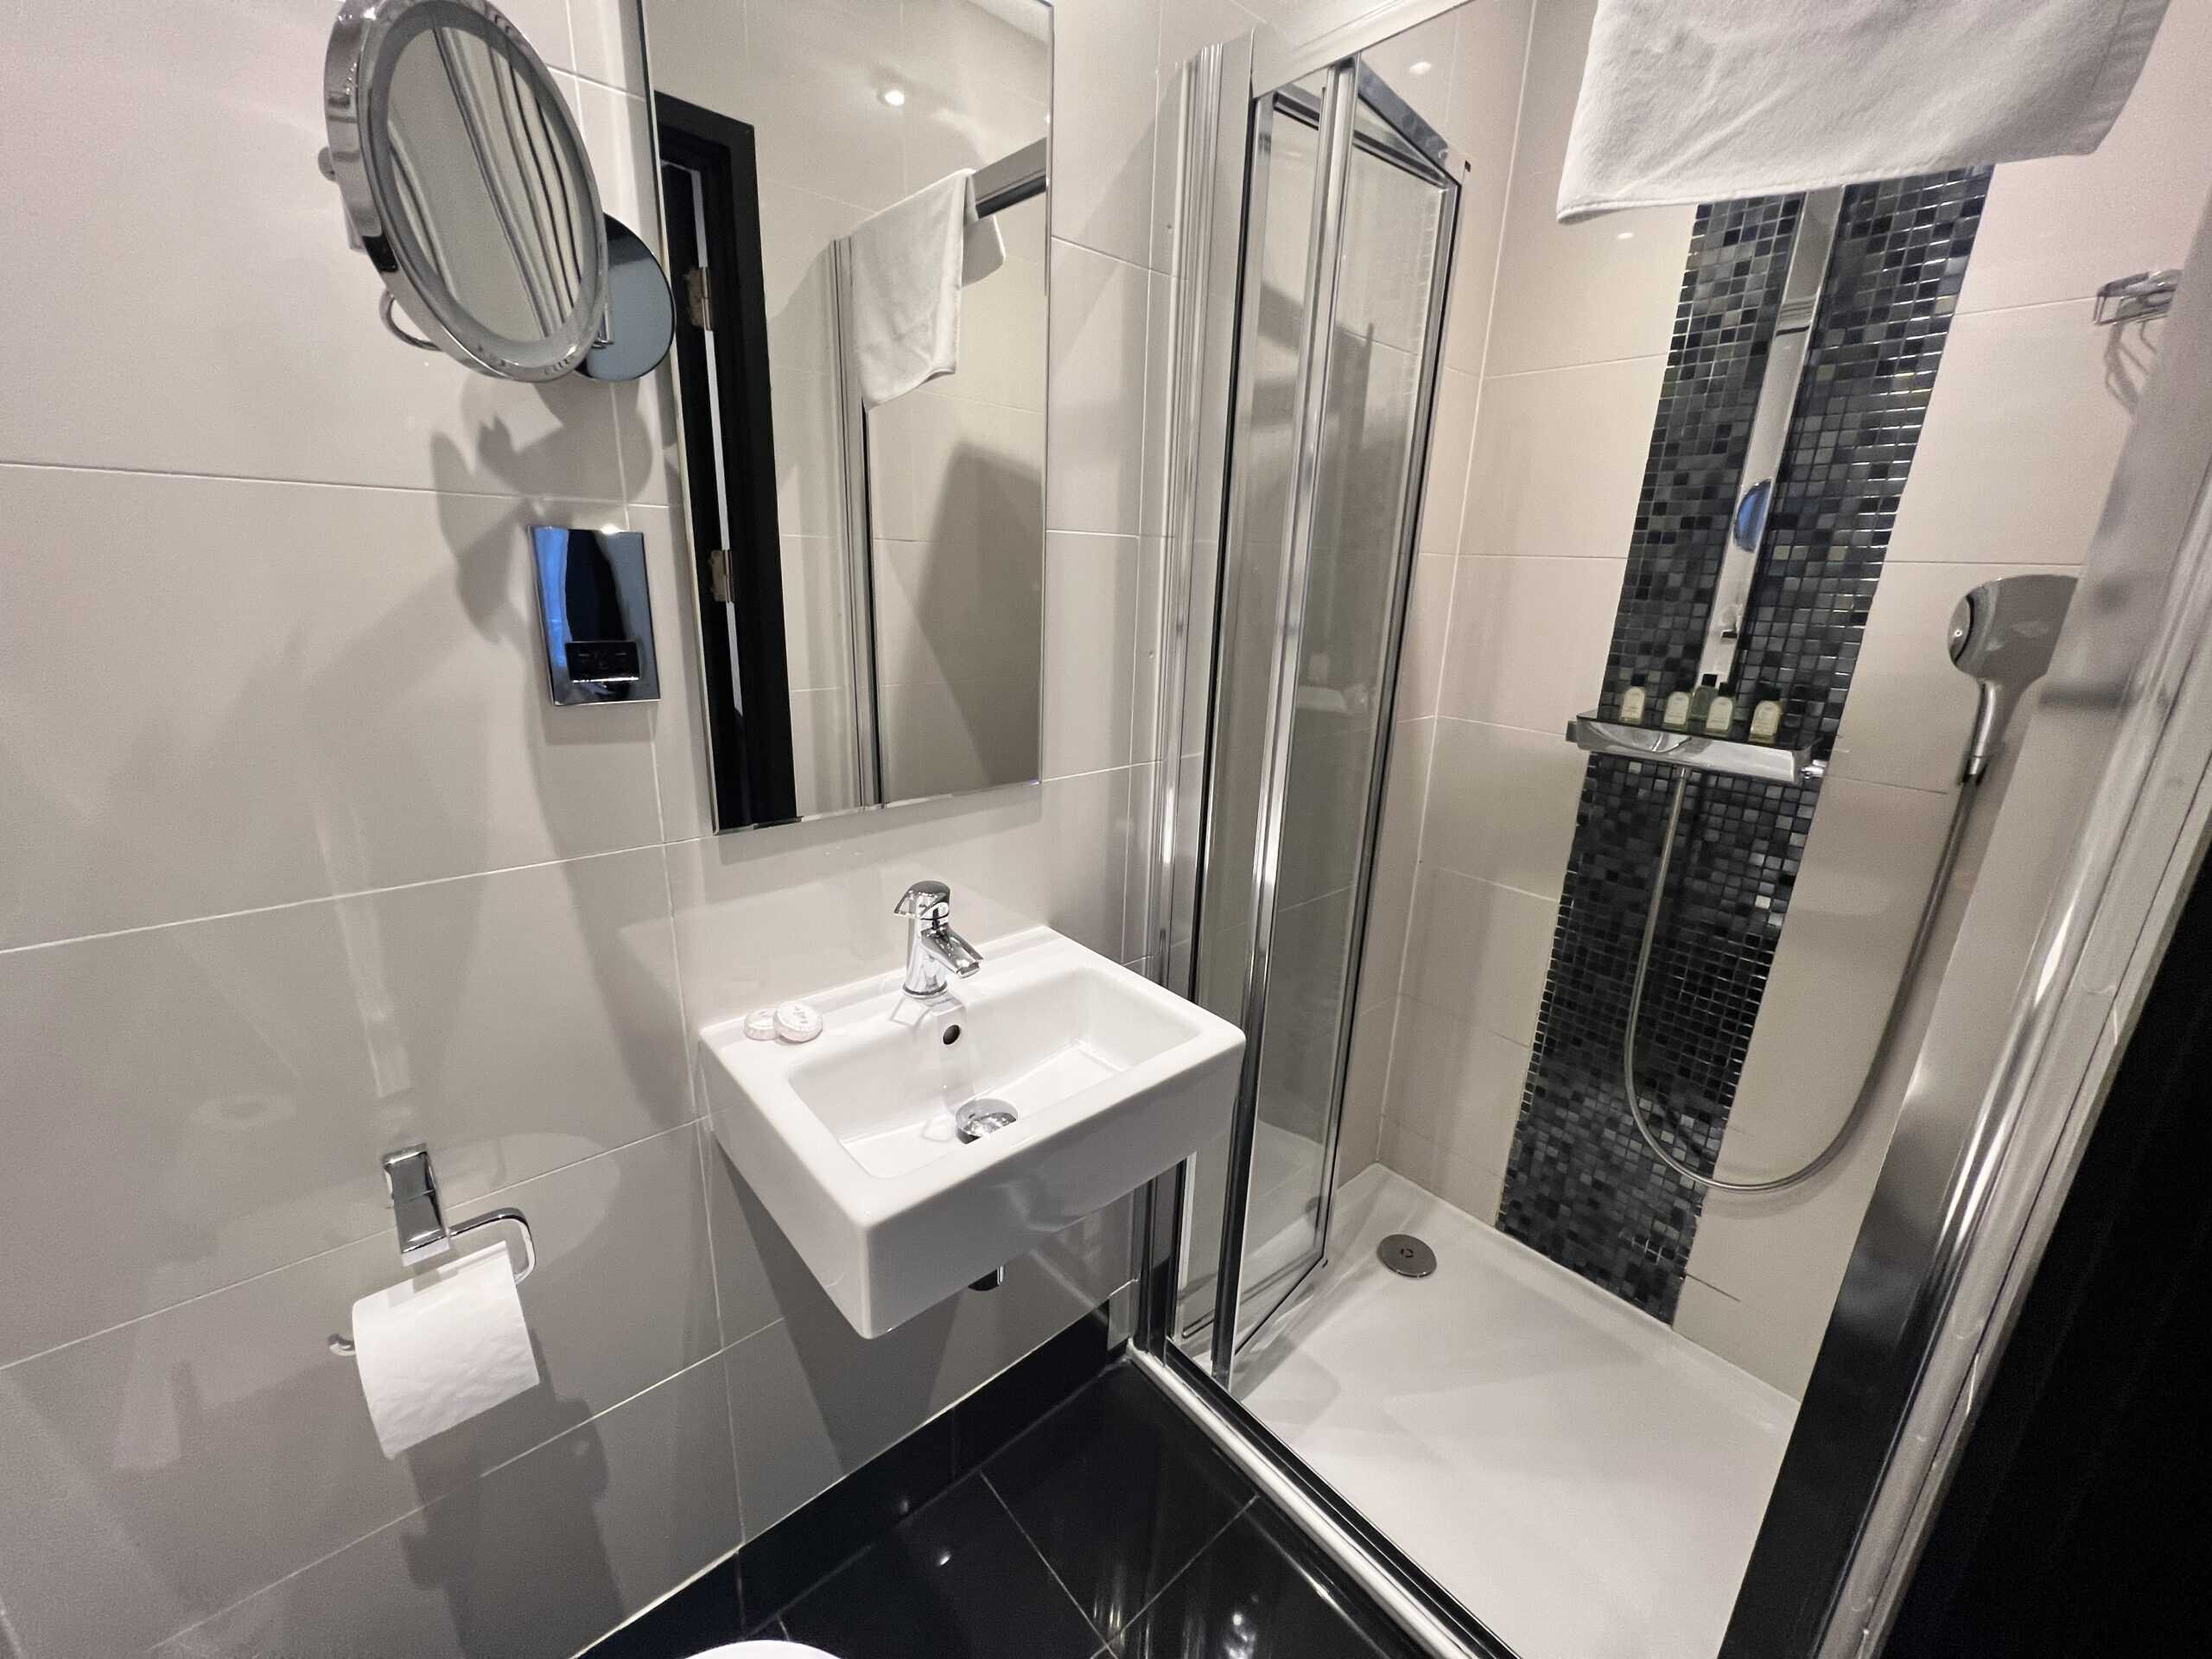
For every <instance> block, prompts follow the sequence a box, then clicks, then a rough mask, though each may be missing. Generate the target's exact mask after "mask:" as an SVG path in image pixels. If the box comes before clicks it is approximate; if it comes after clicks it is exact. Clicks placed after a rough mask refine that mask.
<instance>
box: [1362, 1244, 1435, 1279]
mask: <svg viewBox="0 0 2212 1659" xmlns="http://www.w3.org/2000/svg"><path fill="white" fill-rule="evenodd" d="M1375 1256H1376V1260H1377V1261H1378V1262H1382V1264H1383V1266H1384V1267H1386V1268H1389V1269H1390V1271H1391V1272H1393V1273H1395V1274H1403V1275H1404V1276H1405V1277H1407V1278H1408V1279H1426V1278H1427V1277H1428V1275H1429V1274H1432V1273H1434V1272H1435V1271H1436V1252H1435V1251H1434V1250H1432V1249H1429V1248H1428V1246H1427V1245H1426V1244H1424V1243H1421V1240H1419V1239H1417V1238H1415V1237H1414V1236H1413V1235H1412V1234H1411V1233H1392V1234H1391V1235H1390V1236H1389V1237H1388V1238H1386V1239H1384V1240H1383V1242H1382V1243H1380V1244H1377V1245H1376V1247H1375Z"/></svg>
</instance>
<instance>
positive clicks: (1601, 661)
mask: <svg viewBox="0 0 2212 1659" xmlns="http://www.w3.org/2000/svg"><path fill="white" fill-rule="evenodd" d="M1627 569H1628V561H1627V560H1626V559H1625V558H1611V559H1582V558H1575V559H1567V558H1509V559H1488V558H1465V557H1463V558H1461V559H1460V561H1459V576H1458V580H1457V582H1455V583H1454V585H1453V589H1452V637H1451V641H1450V644H1449V645H1447V646H1446V651H1445V662H1444V690H1443V695H1442V696H1441V697H1440V699H1439V700H1438V703H1437V709H1438V712H1439V713H1440V714H1444V715H1451V716H1452V717H1454V718H1456V719H1459V720H1478V721H1484V722H1486V723H1488V724H1490V725H1493V726H1519V727H1522V728H1524V729H1526V730H1529V731H1533V732H1558V733H1564V732H1565V731H1566V730H1567V721H1568V720H1570V719H1571V718H1573V716H1574V715H1579V714H1582V713H1585V712H1586V711H1587V710H1588V709H1590V708H1592V706H1593V705H1594V704H1595V703H1596V702H1597V700H1598V691H1599V683H1600V680H1601V678H1602V677H1603V676H1604V673H1605V648H1606V646H1607V645H1608V644H1609V643H1610V642H1611V639H1612V632H1613V614H1614V612H1615V610H1616V609H1617V608H1618V605H1619V602H1620V588H1621V578H1622V576H1623V575H1624V574H1625V573H1626V571H1627Z"/></svg>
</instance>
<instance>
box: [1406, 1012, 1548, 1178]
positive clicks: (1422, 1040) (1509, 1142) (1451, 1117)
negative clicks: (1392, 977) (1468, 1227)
mask: <svg viewBox="0 0 2212 1659" xmlns="http://www.w3.org/2000/svg"><path fill="white" fill-rule="evenodd" d="M1528 1078H1529V1047H1528V1045H1527V1044H1525V1043H1519V1042H1515V1041H1514V1040H1512V1039H1510V1038H1506V1037H1501V1036H1499V1035H1498V1034H1497V1033H1496V1032H1492V1031H1485V1030H1484V1029H1483V1028H1482V1027H1479V1026H1475V1025H1470V1024H1468V1023H1467V1022H1466V1021H1465V1020H1459V1019H1455V1018H1453V1017H1452V1015H1451V1014H1446V1013H1443V1012H1440V1010H1438V1009H1435V1008H1433V1007H1428V1006H1427V1004H1425V1003H1421V1002H1415V1001H1411V1000H1408V1001H1406V1002H1404V1003H1403V1005H1402V1008H1401V1012H1400V1014H1399V1017H1398V1030H1397V1037H1396V1040H1395V1043H1394V1045H1393V1046H1392V1049H1391V1054H1390V1099H1389V1108H1388V1115H1389V1122H1390V1123H1391V1124H1392V1125H1393V1126H1395V1127H1397V1128H1402V1129H1403V1130H1407V1131H1410V1132H1411V1133H1412V1134H1414V1135H1418V1136H1419V1137H1421V1140H1422V1141H1426V1142H1427V1144H1428V1145H1429V1146H1431V1147H1434V1148H1435V1149H1436V1150H1437V1151H1438V1152H1440V1153H1441V1154H1447V1155H1449V1156H1450V1157H1452V1158H1454V1159H1456V1160H1459V1161H1461V1162H1464V1163H1466V1164H1471V1165H1473V1166H1478V1167H1479V1168H1482V1169H1484V1170H1488V1171H1490V1172H1491V1174H1493V1175H1494V1176H1497V1178H1499V1179H1503V1174H1504V1170H1505V1165H1506V1160H1507V1159H1508V1157H1509V1155H1510V1154H1511V1152H1512V1150H1513V1128H1514V1125H1515V1124H1516V1122H1518V1121H1519V1119H1520V1116H1521V1095H1522V1089H1523V1087H1524V1086H1525V1085H1526V1084H1527V1082H1528ZM1401 1173H1403V1172H1401ZM1432 1190H1433V1189H1432ZM1446 1196H1449V1195H1448V1194H1447V1195H1446ZM1453 1201H1454V1202H1455V1203H1457V1202H1459V1200H1457V1199H1454V1200H1453ZM1462 1207H1463V1208H1465V1205H1462ZM1471 1213H1475V1215H1476V1218H1477V1219H1478V1220H1480V1221H1490V1220H1491V1219H1493V1217H1494V1216H1495V1213H1496V1212H1495V1211H1494V1210H1493V1211H1490V1212H1488V1213H1483V1212H1471Z"/></svg>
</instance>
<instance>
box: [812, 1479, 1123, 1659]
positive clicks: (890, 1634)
mask: <svg viewBox="0 0 2212 1659" xmlns="http://www.w3.org/2000/svg"><path fill="white" fill-rule="evenodd" d="M784 1626H785V1630H787V1631H789V1633H790V1637H791V1640H792V1641H794V1642H801V1643H807V1644H809V1645H810V1646H813V1647H817V1648H821V1649H824V1650H826V1651H828V1652H829V1653H834V1654H836V1656H837V1659H916V1656H923V1655H926V1656H928V1659H1091V1656H1092V1655H1093V1654H1095V1653H1096V1651H1097V1650H1098V1646H1099V1639H1098V1635H1097V1632H1096V1631H1095V1630H1092V1629H1091V1627H1090V1624H1089V1622H1088V1621H1087V1620H1085V1619H1084V1616H1083V1614H1082V1613H1081V1612H1080V1611H1077V1607H1076V1605H1075V1604H1074V1603H1073V1602H1072V1601H1071V1600H1069V1599H1068V1596H1067V1592H1065V1591H1064V1590H1062V1589H1061V1588H1060V1586H1058V1583H1056V1582H1055V1581H1054V1580H1053V1578H1052V1573H1051V1572H1050V1571H1049V1570H1047V1568H1046V1566H1045V1563H1044V1562H1043V1561H1042V1560H1039V1559H1038V1556H1037V1552H1036V1551H1035V1550H1033V1549H1032V1548H1030V1547H1029V1543H1028V1541H1027V1539H1025V1538H1024V1537H1023V1536H1022V1535H1021V1530H1020V1528H1018V1527H1016V1526H1015V1525H1014V1518H1013V1517H1012V1516H1009V1515H1008V1514H1007V1511H1006V1507H1005V1506H1004V1505H1003V1504H1001V1503H1000V1502H999V1500H998V1499H997V1498H996V1497H995V1496H993V1494H992V1492H991V1490H990V1488H989V1487H988V1485H986V1484H984V1483H983V1481H982V1478H980V1477H977V1476H970V1477H969V1478H967V1479H965V1480H963V1481H962V1482H960V1483H959V1484H957V1485H956V1486H954V1487H953V1488H952V1490H951V1491H948V1492H946V1493H945V1494H944V1497H940V1498H938V1500H937V1502H935V1503H931V1505H929V1507H928V1508H926V1509H925V1510H920V1511H919V1512H918V1513H917V1514H915V1515H914V1516H911V1517H910V1518H909V1519H907V1520H906V1521H905V1522H901V1523H900V1525H899V1528H898V1529H897V1530H896V1531H894V1532H893V1534H892V1535H890V1536H889V1537H888V1538H887V1539H885V1540H884V1541H882V1542H881V1543H880V1544H878V1545H876V1546H875V1547H874V1548H872V1549H870V1550H868V1552H867V1553H866V1554H863V1555H861V1556H860V1557H859V1558H858V1559H857V1560H854V1561H852V1562H851V1563H849V1565H847V1566H846V1567H843V1568H842V1569H840V1570H839V1571H838V1572H837V1573H834V1574H833V1575H832V1576H830V1577H829V1579H827V1580H824V1581H823V1583H821V1584H819V1585H817V1586H815V1587H814V1588H813V1589H812V1590H810V1591H809V1592H807V1593H806V1594H805V1595H804V1596H802V1597H800V1598H799V1599H798V1601H796V1602H794V1603H793V1604H792V1605H791V1606H790V1607H788V1608H786V1609H785V1611H784Z"/></svg>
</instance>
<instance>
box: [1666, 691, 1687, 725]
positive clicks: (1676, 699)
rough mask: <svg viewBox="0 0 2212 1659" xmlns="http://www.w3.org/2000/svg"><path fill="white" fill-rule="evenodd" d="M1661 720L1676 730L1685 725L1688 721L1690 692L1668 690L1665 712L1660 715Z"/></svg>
mask: <svg viewBox="0 0 2212 1659" xmlns="http://www.w3.org/2000/svg"><path fill="white" fill-rule="evenodd" d="M1661 720H1662V723H1664V724H1666V725H1669V726H1671V727H1673V728H1675V730H1676V731H1678V732H1679V731H1681V730H1682V729H1683V728H1685V727H1687V726H1688V724H1689V723H1690V694H1689V693H1688V692H1687V691H1669V693H1668V694H1667V712H1666V713H1665V714H1664V715H1662V716H1661Z"/></svg>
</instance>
